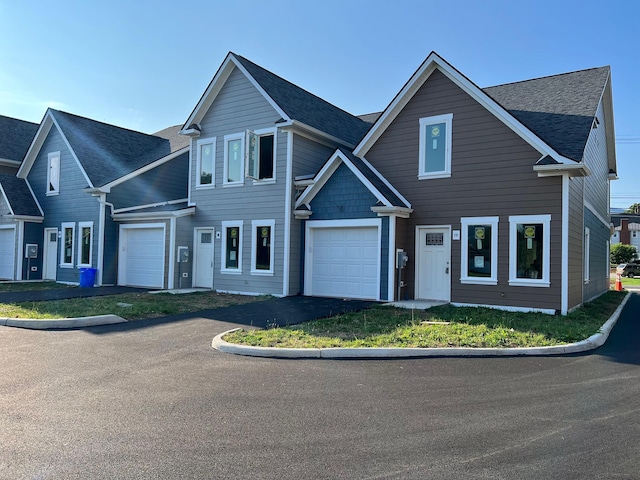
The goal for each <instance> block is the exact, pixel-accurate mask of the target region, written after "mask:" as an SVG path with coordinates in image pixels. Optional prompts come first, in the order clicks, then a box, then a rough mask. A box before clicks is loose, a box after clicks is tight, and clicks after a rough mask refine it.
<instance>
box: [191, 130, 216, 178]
mask: <svg viewBox="0 0 640 480" xmlns="http://www.w3.org/2000/svg"><path fill="white" fill-rule="evenodd" d="M196 158H197V160H196V165H197V169H196V170H197V171H196V187H212V186H213V185H214V184H215V168H214V167H215V158H216V139H215V138H206V139H201V140H198V142H197V146H196Z"/></svg>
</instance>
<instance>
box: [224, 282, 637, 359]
mask: <svg viewBox="0 0 640 480" xmlns="http://www.w3.org/2000/svg"><path fill="white" fill-rule="evenodd" d="M630 296H631V293H628V294H627V296H626V297H625V298H624V300H623V301H622V303H620V305H619V306H618V308H617V309H616V311H615V312H613V315H611V317H609V320H607V321H606V322H605V324H604V325H603V326H602V327H600V331H599V332H598V333H596V334H594V335H592V336H590V337H589V338H587V339H586V340H582V341H580V342H576V343H569V344H566V345H557V346H551V347H523V348H471V347H451V348H397V347H396V348H277V347H252V346H249V345H237V344H234V343H229V342H225V341H224V340H223V337H224V336H225V335H227V334H229V333H232V332H236V331H238V330H242V329H241V328H234V329H233V330H229V331H226V332H223V333H221V334H220V335H216V336H215V337H214V338H213V341H212V342H211V346H212V347H213V348H215V349H216V350H219V351H221V352H224V353H233V354H234V355H246V356H251V357H270V358H333V359H338V358H419V357H495V356H500V357H505V356H509V357H518V356H525V355H527V356H541V355H565V354H568V353H579V352H585V351H588V350H594V349H596V348H598V347H600V346H602V345H603V344H604V342H606V341H607V338H609V334H610V333H611V330H612V329H613V327H614V325H615V324H616V322H617V321H618V318H619V317H620V313H621V312H622V309H623V308H624V306H625V305H626V304H627V301H628V300H629V297H630Z"/></svg>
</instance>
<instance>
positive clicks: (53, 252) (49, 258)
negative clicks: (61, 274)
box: [42, 228, 58, 280]
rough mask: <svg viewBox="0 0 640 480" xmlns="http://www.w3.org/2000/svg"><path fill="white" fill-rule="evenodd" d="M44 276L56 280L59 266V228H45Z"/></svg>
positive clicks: (46, 278)
mask: <svg viewBox="0 0 640 480" xmlns="http://www.w3.org/2000/svg"><path fill="white" fill-rule="evenodd" d="M42 262H43V267H42V270H43V272H42V278H43V279H44V280H55V279H56V271H57V268H58V229H57V228H45V229H44V257H43V259H42Z"/></svg>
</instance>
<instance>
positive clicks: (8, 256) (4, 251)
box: [0, 227, 16, 280]
mask: <svg viewBox="0 0 640 480" xmlns="http://www.w3.org/2000/svg"><path fill="white" fill-rule="evenodd" d="M15 251H16V230H15V228H13V227H11V228H0V279H2V280H13V268H14V258H15Z"/></svg>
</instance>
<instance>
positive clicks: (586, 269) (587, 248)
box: [584, 227, 591, 283]
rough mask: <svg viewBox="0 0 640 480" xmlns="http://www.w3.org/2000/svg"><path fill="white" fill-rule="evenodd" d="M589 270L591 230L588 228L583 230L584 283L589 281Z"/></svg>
mask: <svg viewBox="0 0 640 480" xmlns="http://www.w3.org/2000/svg"><path fill="white" fill-rule="evenodd" d="M590 269H591V230H589V227H585V229H584V283H589V281H590V272H589V271H590Z"/></svg>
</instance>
